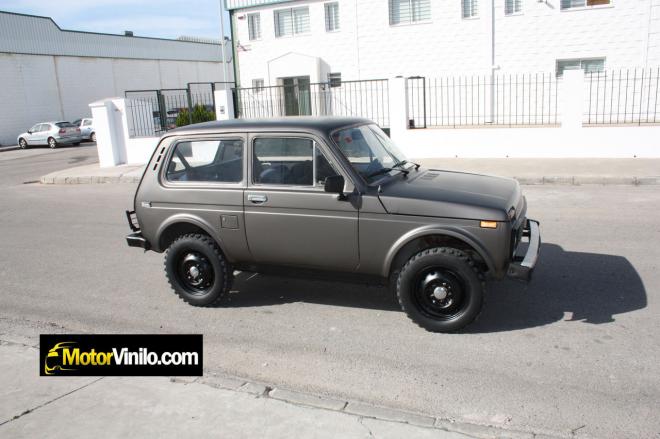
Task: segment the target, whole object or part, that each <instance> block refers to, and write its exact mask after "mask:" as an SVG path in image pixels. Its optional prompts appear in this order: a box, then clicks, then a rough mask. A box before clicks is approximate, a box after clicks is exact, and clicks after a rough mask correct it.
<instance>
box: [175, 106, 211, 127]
mask: <svg viewBox="0 0 660 439" xmlns="http://www.w3.org/2000/svg"><path fill="white" fill-rule="evenodd" d="M190 119H191V117H190V116H189V113H188V109H187V108H182V109H181V111H179V115H178V116H177V117H176V126H178V127H182V126H184V125H189V124H190ZM211 120H215V113H214V112H213V111H211V110H207V109H206V107H204V106H203V105H200V104H197V105H195V106H194V107H193V111H192V123H200V122H208V121H211Z"/></svg>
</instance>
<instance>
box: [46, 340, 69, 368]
mask: <svg viewBox="0 0 660 439" xmlns="http://www.w3.org/2000/svg"><path fill="white" fill-rule="evenodd" d="M75 344H76V342H74V341H63V342H61V343H57V344H56V345H55V346H53V347H52V348H51V349H50V350H49V351H48V354H47V355H46V360H45V361H44V372H45V373H46V375H53V374H54V373H55V371H56V370H76V369H70V368H65V367H63V366H62V365H63V364H64V361H63V351H64V350H65V349H66V350H67V351H68V350H69V347H70V346H75Z"/></svg>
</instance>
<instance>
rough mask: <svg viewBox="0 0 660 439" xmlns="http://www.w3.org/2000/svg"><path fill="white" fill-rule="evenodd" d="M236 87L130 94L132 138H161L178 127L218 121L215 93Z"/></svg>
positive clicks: (197, 85)
mask: <svg viewBox="0 0 660 439" xmlns="http://www.w3.org/2000/svg"><path fill="white" fill-rule="evenodd" d="M233 85H234V83H233V82H231V83H224V82H191V83H188V84H187V87H186V88H170V89H158V90H128V91H126V93H125V97H126V98H127V101H126V110H127V118H128V120H129V128H128V129H129V135H130V136H131V137H145V136H146V137H148V136H159V135H161V134H162V133H164V132H165V131H167V130H170V129H172V128H176V127H177V126H182V125H187V124H191V123H195V122H200V121H202V120H204V119H205V120H212V119H215V95H214V92H215V90H216V89H219V88H230V87H232V86H233ZM200 119H201V120H200Z"/></svg>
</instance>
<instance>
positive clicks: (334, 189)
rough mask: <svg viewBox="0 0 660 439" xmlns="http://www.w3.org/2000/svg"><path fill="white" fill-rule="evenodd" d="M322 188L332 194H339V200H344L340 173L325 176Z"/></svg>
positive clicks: (342, 181)
mask: <svg viewBox="0 0 660 439" xmlns="http://www.w3.org/2000/svg"><path fill="white" fill-rule="evenodd" d="M323 188H324V190H325V191H326V192H330V193H332V194H339V199H340V200H345V199H346V195H344V177H342V176H341V175H332V176H330V177H326V178H325V185H324V187H323Z"/></svg>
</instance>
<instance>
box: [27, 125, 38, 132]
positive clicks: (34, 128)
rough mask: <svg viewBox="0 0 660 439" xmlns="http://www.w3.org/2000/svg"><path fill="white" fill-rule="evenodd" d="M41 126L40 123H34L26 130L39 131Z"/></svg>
mask: <svg viewBox="0 0 660 439" xmlns="http://www.w3.org/2000/svg"><path fill="white" fill-rule="evenodd" d="M40 126H41V124H40V123H38V124H36V125H35V126H33V127H32V128H30V129H29V130H28V131H32V132H33V133H38V132H39V127H40Z"/></svg>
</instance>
